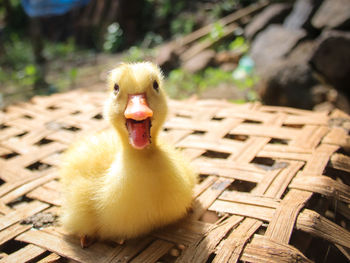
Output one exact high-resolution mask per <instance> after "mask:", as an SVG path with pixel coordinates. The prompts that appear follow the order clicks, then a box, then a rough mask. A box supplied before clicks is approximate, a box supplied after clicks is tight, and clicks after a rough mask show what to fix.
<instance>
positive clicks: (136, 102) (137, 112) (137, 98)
mask: <svg viewBox="0 0 350 263" xmlns="http://www.w3.org/2000/svg"><path fill="white" fill-rule="evenodd" d="M124 116H125V119H126V127H127V130H128V132H129V142H130V144H131V145H132V146H133V147H134V148H136V149H143V148H145V147H146V146H147V145H149V144H150V143H151V133H150V130H151V117H152V116H153V111H152V109H151V108H150V107H149V106H148V103H147V98H146V94H145V93H142V94H131V95H129V97H128V103H127V106H126V109H125V111H124Z"/></svg>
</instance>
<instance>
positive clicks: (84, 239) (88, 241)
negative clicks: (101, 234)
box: [80, 235, 96, 248]
mask: <svg viewBox="0 0 350 263" xmlns="http://www.w3.org/2000/svg"><path fill="white" fill-rule="evenodd" d="M95 241H96V239H95V238H93V237H89V236H87V235H83V236H81V237H80V246H81V248H88V247H89V246H91V245H92V244H93V243H94V242H95Z"/></svg>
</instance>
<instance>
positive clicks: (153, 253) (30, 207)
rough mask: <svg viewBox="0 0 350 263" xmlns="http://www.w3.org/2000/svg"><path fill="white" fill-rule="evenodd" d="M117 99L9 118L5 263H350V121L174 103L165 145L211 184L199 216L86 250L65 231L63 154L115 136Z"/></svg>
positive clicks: (37, 102) (7, 113) (0, 129)
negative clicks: (112, 114)
mask: <svg viewBox="0 0 350 263" xmlns="http://www.w3.org/2000/svg"><path fill="white" fill-rule="evenodd" d="M105 98H106V95H105V94H104V93H98V92H86V91H83V90H75V91H71V92H68V93H63V94H55V95H51V96H48V97H34V98H33V99H32V100H31V101H30V102H26V103H19V104H15V105H11V106H9V107H7V108H6V109H5V110H4V111H2V112H0V183H1V185H0V244H1V245H0V258H1V260H0V262H28V261H30V262H67V261H68V262H75V261H78V262H240V261H241V262H245V261H247V262H312V261H315V262H347V261H348V260H350V232H349V229H350V208H349V204H350V187H349V185H350V157H349V151H350V143H349V128H350V117H349V116H348V115H346V114H345V113H343V112H341V111H339V110H334V111H332V112H313V111H306V110H300V109H293V108H286V107H271V106H263V105H261V104H259V103H251V104H249V103H248V104H240V105H235V104H231V103H228V102H225V101H219V100H195V99H193V100H186V101H169V106H170V113H169V116H168V120H167V121H166V123H165V125H164V129H163V134H162V135H163V136H165V137H166V138H167V141H169V142H170V143H172V144H174V145H176V147H178V148H180V149H182V150H183V153H184V154H185V155H186V156H187V158H189V159H190V160H191V161H192V163H193V166H194V167H195V169H196V170H197V172H198V174H199V181H198V184H197V185H196V186H195V189H194V193H193V195H194V202H193V211H191V212H190V213H189V214H188V216H187V217H186V218H185V219H183V220H181V221H180V222H178V223H176V224H174V225H171V226H168V227H166V228H164V229H161V230H157V231H155V232H153V233H151V234H149V235H147V236H144V237H141V238H137V239H135V240H128V241H127V242H126V243H125V244H123V245H119V244H117V243H116V242H113V241H110V242H109V241H108V242H97V243H95V244H93V245H92V246H90V247H89V248H87V249H82V248H80V244H79V240H78V239H77V238H76V237H72V236H68V235H67V234H66V233H64V231H63V230H62V229H61V228H60V226H59V224H58V223H57V222H58V219H57V216H58V215H59V211H60V204H61V199H60V183H59V181H58V167H59V164H60V154H61V153H62V152H63V151H64V150H65V149H66V148H67V146H68V145H69V144H70V143H71V142H72V141H74V140H76V139H78V138H80V137H81V136H82V135H84V134H86V133H91V132H95V131H98V130H102V129H106V128H108V123H106V122H105V121H104V120H103V118H102V108H103V102H104V100H105ZM324 260H325V261H324ZM334 260H337V261H334Z"/></svg>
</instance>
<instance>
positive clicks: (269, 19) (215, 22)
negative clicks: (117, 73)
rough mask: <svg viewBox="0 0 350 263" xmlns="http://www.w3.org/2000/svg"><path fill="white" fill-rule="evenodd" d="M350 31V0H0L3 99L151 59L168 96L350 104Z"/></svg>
mask: <svg viewBox="0 0 350 263" xmlns="http://www.w3.org/2000/svg"><path fill="white" fill-rule="evenodd" d="M349 31H350V1H349V0H294V1H292V0H290V1H268V0H265V1H256V0H206V1H204V0H202V1H199V0H191V1H186V0H176V1H175V0H0V67H1V69H0V107H1V108H4V107H5V106H6V105H9V104H11V103H15V102H18V101H23V100H28V99H30V98H31V97H32V96H34V95H48V94H52V93H55V92H64V91H67V90H70V89H76V88H83V89H88V90H98V91H103V90H105V84H104V82H105V78H106V73H107V72H108V70H110V69H112V68H113V67H114V66H115V65H117V64H118V63H120V62H122V61H128V62H136V61H142V60H150V61H154V62H156V63H158V64H159V65H160V67H161V68H162V70H163V71H164V73H165V76H166V89H167V91H168V94H169V96H170V97H171V98H175V99H184V98H188V97H191V96H196V97H198V98H204V99H207V98H214V99H226V100H229V101H232V102H235V103H244V102H248V101H257V100H258V101H261V102H262V103H265V104H269V105H280V106H291V107H298V108H303V109H314V110H330V109H333V108H335V107H336V108H340V109H342V110H343V111H346V112H348V113H350V104H349V98H350V90H349V84H350V32H349Z"/></svg>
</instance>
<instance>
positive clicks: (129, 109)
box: [60, 62, 195, 247]
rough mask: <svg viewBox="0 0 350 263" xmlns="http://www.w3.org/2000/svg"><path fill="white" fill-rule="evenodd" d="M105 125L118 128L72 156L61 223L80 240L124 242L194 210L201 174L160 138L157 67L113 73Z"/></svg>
mask: <svg viewBox="0 0 350 263" xmlns="http://www.w3.org/2000/svg"><path fill="white" fill-rule="evenodd" d="M108 86H109V88H110V96H109V98H108V100H107V102H106V104H105V109H104V115H105V118H106V119H107V120H108V121H109V122H110V123H111V124H112V127H113V128H114V129H111V130H108V131H103V132H100V133H98V134H94V135H91V136H88V137H86V138H84V139H82V140H81V141H79V142H77V143H75V144H73V146H71V147H70V148H69V149H68V151H67V152H66V153H65V154H64V158H63V162H62V167H61V170H60V176H61V182H62V189H63V193H62V194H63V199H64V203H63V208H62V209H63V211H62V217H61V222H62V224H63V226H64V227H65V228H66V229H67V230H68V231H69V232H70V233H72V234H75V235H78V236H79V237H80V242H81V246H82V247H86V246H87V245H88V242H89V241H88V240H89V239H91V238H100V239H115V240H124V239H129V238H134V237H137V236H140V235H143V234H146V233H148V232H150V231H151V230H153V229H155V228H158V227H161V226H164V225H166V224H169V223H172V222H174V221H176V220H178V219H180V218H181V217H183V216H185V214H186V212H187V210H188V209H189V208H190V206H191V201H192V188H193V186H194V184H195V174H194V173H193V172H192V170H191V169H190V168H189V164H188V163H187V162H186V161H185V160H184V158H183V157H182V156H181V154H180V153H179V152H177V151H176V150H175V149H173V148H172V147H170V146H168V145H167V144H165V143H164V142H162V141H161V140H160V139H159V138H158V134H159V131H160V130H161V127H162V124H163V122H164V121H165V118H166V112H167V103H166V95H165V93H164V90H163V87H162V86H163V78H162V74H161V71H160V69H159V68H158V67H157V66H155V65H154V64H152V63H150V62H142V63H135V64H121V65H120V66H118V67H117V68H115V69H114V70H113V71H111V73H110V76H109V81H108Z"/></svg>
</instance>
